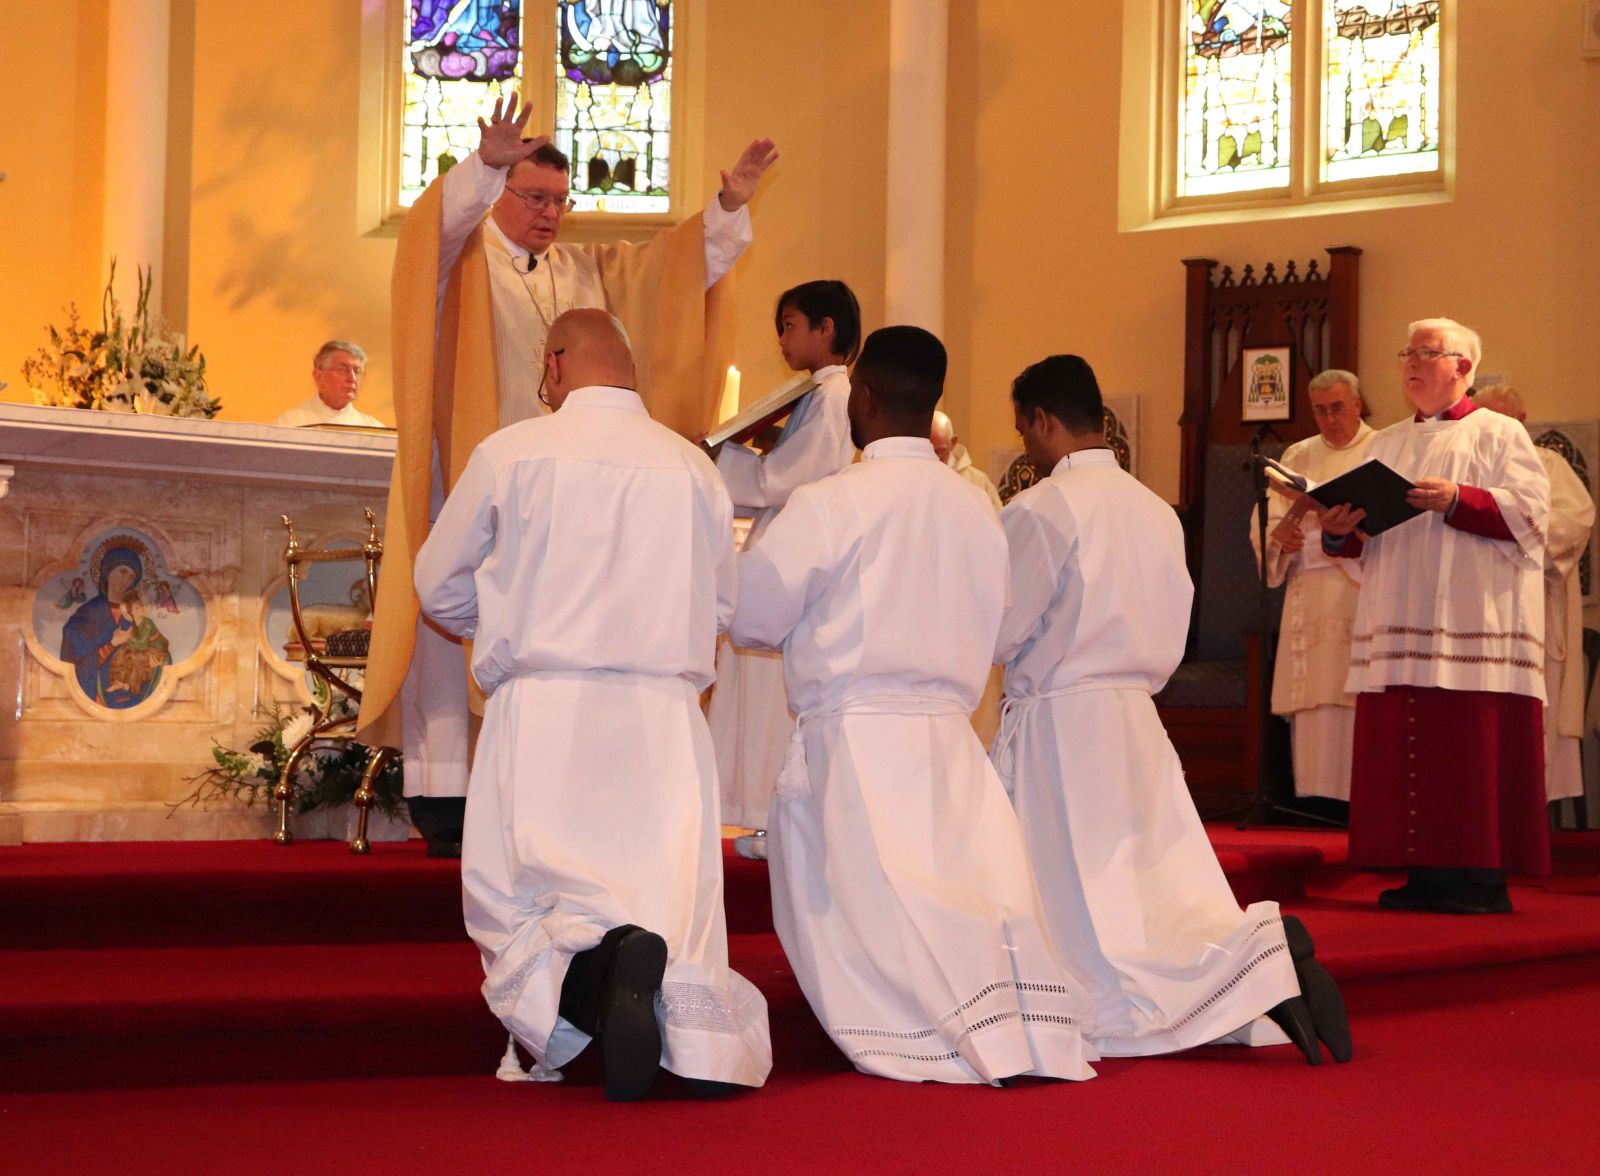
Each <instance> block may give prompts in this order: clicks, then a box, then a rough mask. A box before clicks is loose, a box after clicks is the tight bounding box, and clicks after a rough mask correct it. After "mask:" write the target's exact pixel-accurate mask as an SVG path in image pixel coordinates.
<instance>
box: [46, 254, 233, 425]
mask: <svg viewBox="0 0 1600 1176" xmlns="http://www.w3.org/2000/svg"><path fill="white" fill-rule="evenodd" d="M138 274H139V300H138V304H137V305H136V306H135V308H134V313H133V318H132V320H125V319H124V318H123V315H122V307H121V306H120V305H119V304H118V302H117V296H116V292H115V290H114V289H113V287H114V285H115V283H116V277H117V260H116V258H112V259H111V276H110V277H108V278H107V279H106V289H105V293H104V294H103V295H101V298H100V320H101V325H100V329H99V330H97V331H96V330H91V329H89V328H88V327H85V326H83V325H82V323H81V322H80V321H79V318H78V307H77V304H76V303H73V304H71V305H69V306H68V307H67V326H66V330H64V331H62V330H58V329H57V328H56V327H54V326H49V327H46V328H45V331H46V334H47V335H48V336H49V339H50V342H49V344H48V345H47V346H45V347H42V348H40V349H39V352H38V353H37V354H36V355H34V356H33V357H32V358H30V359H27V360H24V361H23V364H22V375H23V378H24V379H26V380H27V381H28V387H29V388H30V389H31V390H32V392H33V399H34V402H35V403H37V404H47V405H52V406H54V407H57V408H98V409H104V410H106V411H109V412H143V413H155V414H157V415H159V416H184V417H214V416H216V415H217V411H218V410H219V409H220V408H221V407H222V402H221V401H220V400H215V399H213V398H212V397H211V395H210V394H209V393H208V392H207V391H206V357H205V356H203V355H201V354H200V348H199V347H198V346H195V347H190V348H188V349H187V350H185V348H184V345H183V337H182V336H181V335H176V334H172V333H170V332H168V331H166V330H163V329H160V328H159V327H156V326H152V325H151V322H150V287H151V284H152V277H151V271H150V270H148V269H140V270H139V271H138Z"/></svg>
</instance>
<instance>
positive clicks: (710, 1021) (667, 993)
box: [660, 980, 760, 1034]
mask: <svg viewBox="0 0 1600 1176" xmlns="http://www.w3.org/2000/svg"><path fill="white" fill-rule="evenodd" d="M730 996H731V998H732V999H731V1000H730ZM660 999H661V1008H662V1010H663V1011H664V1012H665V1014H666V1021H667V1024H668V1025H670V1026H671V1027H672V1028H674V1029H684V1030H695V1031H699V1032H704V1033H732V1034H739V1033H742V1032H743V1031H744V1029H745V1028H746V1027H747V1026H748V1025H749V1024H750V1022H751V1020H752V1018H751V1015H750V1011H751V1009H752V1007H753V1006H754V1005H755V1004H756V1003H757V1001H758V1000H759V999H760V994H759V993H757V992H756V990H755V989H754V988H750V989H749V990H748V991H739V992H737V993H736V994H734V993H729V992H725V991H724V990H722V989H720V988H715V987H713V986H711V985H709V984H690V983H687V982H685V981H682V980H667V981H664V982H663V983H662V985H661V998H660Z"/></svg>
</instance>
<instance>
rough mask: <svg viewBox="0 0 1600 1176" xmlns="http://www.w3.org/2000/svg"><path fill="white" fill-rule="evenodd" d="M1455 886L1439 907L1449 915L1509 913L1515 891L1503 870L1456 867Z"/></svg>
mask: <svg viewBox="0 0 1600 1176" xmlns="http://www.w3.org/2000/svg"><path fill="white" fill-rule="evenodd" d="M1451 875H1452V878H1451V883H1452V884H1451V886H1450V888H1449V889H1448V890H1446V891H1445V892H1444V893H1443V894H1441V895H1440V896H1439V900H1438V905H1437V907H1435V909H1436V910H1439V911H1443V912H1444V913H1445V914H1447V915H1509V914H1510V913H1511V892H1510V891H1509V890H1507V889H1506V876H1505V873H1504V871H1501V870H1476V869H1469V870H1452V871H1451Z"/></svg>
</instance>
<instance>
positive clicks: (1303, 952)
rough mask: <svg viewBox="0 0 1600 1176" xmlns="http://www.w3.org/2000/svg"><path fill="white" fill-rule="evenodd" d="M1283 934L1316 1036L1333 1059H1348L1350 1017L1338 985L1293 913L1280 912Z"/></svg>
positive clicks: (1349, 1054) (1351, 1050) (1308, 934)
mask: <svg viewBox="0 0 1600 1176" xmlns="http://www.w3.org/2000/svg"><path fill="white" fill-rule="evenodd" d="M1283 937H1284V939H1285V940H1287V941H1288V944H1289V958H1290V959H1292V960H1294V974H1295V978H1296V979H1297V980H1299V981H1300V995H1301V996H1303V997H1305V1001H1306V1004H1307V1006H1309V1008H1310V1010H1311V1023H1312V1025H1313V1026H1314V1027H1315V1028H1316V1031H1317V1036H1318V1037H1320V1038H1321V1039H1322V1044H1323V1045H1325V1046H1327V1047H1328V1052H1329V1053H1331V1054H1332V1055H1333V1060H1334V1061H1336V1062H1348V1061H1349V1060H1350V1058H1351V1057H1352V1056H1353V1054H1354V1043H1353V1042H1352V1041H1351V1039H1350V1017H1349V1015H1348V1014H1347V1013H1346V1012H1345V1010H1344V997H1342V996H1340V995H1339V985H1338V984H1337V983H1335V982H1334V979H1333V977H1332V976H1331V975H1330V974H1329V973H1328V969H1327V968H1324V967H1323V966H1322V962H1321V961H1320V960H1318V959H1317V958H1316V946H1315V945H1314V944H1313V943H1312V942H1311V933H1310V932H1309V931H1307V930H1306V925H1305V924H1304V923H1302V922H1301V921H1300V920H1299V919H1298V918H1296V917H1295V916H1294V915H1284V916H1283Z"/></svg>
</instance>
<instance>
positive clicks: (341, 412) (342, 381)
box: [272, 339, 387, 429]
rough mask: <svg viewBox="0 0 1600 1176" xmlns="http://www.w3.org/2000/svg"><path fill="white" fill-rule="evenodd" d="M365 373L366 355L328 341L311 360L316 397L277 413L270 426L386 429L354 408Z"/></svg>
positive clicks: (342, 342)
mask: <svg viewBox="0 0 1600 1176" xmlns="http://www.w3.org/2000/svg"><path fill="white" fill-rule="evenodd" d="M366 374H367V353H366V352H365V351H363V350H362V349H361V348H360V347H358V346H357V345H356V344H354V343H348V342H346V341H345V340H343V339H330V340H328V341H327V342H326V343H324V344H323V345H322V346H321V347H319V348H317V354H316V356H315V357H314V358H313V359H312V360H311V382H312V383H313V384H315V385H316V387H317V391H316V395H314V396H311V397H309V398H308V399H306V400H302V401H301V402H300V403H299V404H297V405H295V406H294V407H293V408H291V409H288V410H287V411H285V412H283V413H280V414H279V416H278V419H277V420H275V421H273V422H272V423H273V424H275V425H279V426H281V427H285V428H301V427H304V426H306V425H360V426H362V427H364V428H368V429H382V428H386V427H387V426H386V425H385V424H384V423H383V422H382V421H380V420H379V419H378V418H377V417H375V416H369V415H368V414H367V413H364V412H362V411H361V410H360V409H359V408H357V407H356V394H357V393H358V392H359V391H360V390H361V377H363V376H364V375H366Z"/></svg>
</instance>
